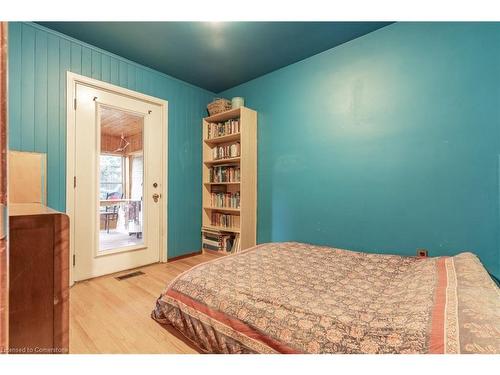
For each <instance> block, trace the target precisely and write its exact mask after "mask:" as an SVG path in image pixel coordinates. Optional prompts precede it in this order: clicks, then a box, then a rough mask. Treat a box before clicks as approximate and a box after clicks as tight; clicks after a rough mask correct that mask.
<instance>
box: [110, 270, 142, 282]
mask: <svg viewBox="0 0 500 375" xmlns="http://www.w3.org/2000/svg"><path fill="white" fill-rule="evenodd" d="M139 275H144V272H142V271H135V272H131V273H126V274H125V275H121V276H116V277H115V279H116V280H119V281H122V280H125V279H130V278H131V277H135V276H139Z"/></svg>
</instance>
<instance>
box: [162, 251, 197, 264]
mask: <svg viewBox="0 0 500 375" xmlns="http://www.w3.org/2000/svg"><path fill="white" fill-rule="evenodd" d="M201 254H202V252H201V250H200V251H195V252H194V253H189V254H184V255H179V256H176V257H172V258H167V262H172V261H174V260H180V259H184V258H189V257H194V256H196V255H201Z"/></svg>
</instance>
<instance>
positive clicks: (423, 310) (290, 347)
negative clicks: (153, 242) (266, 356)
mask: <svg viewBox="0 0 500 375" xmlns="http://www.w3.org/2000/svg"><path fill="white" fill-rule="evenodd" d="M152 317H153V319H155V320H156V321H157V322H159V323H160V324H162V325H171V326H173V327H174V328H175V329H177V330H178V331H180V332H181V333H182V335H184V336H185V337H186V338H187V339H188V340H190V341H192V342H193V343H195V344H196V346H197V347H199V348H200V349H201V350H202V351H204V352H208V353H500V290H499V288H498V287H497V286H496V285H495V284H494V283H493V281H492V280H491V278H490V277H489V275H488V273H487V272H486V270H485V269H484V267H483V266H482V264H481V263H480V261H479V259H478V258H477V257H476V256H475V255H474V254H472V253H468V252H467V253H461V254H459V255H456V256H453V257H437V258H418V257H404V256H396V255H381V254H370V253H361V252H355V251H349V250H342V249H335V248H330V247H321V246H314V245H308V244H302V243H290V242H288V243H270V244H262V245H259V246H256V247H254V248H251V249H248V250H246V251H243V252H241V253H238V254H234V255H229V256H225V257H220V258H218V259H216V260H213V261H210V262H207V263H203V264H200V265H198V266H196V267H194V268H192V269H190V270H189V271H187V272H185V273H183V274H181V275H179V276H178V277H177V278H176V279H174V280H173V281H172V282H171V283H170V285H168V287H167V288H166V290H165V291H164V292H163V293H162V294H161V296H160V297H159V298H158V300H157V302H156V306H155V308H154V310H153V312H152Z"/></svg>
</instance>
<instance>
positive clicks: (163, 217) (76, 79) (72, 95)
mask: <svg viewBox="0 0 500 375" xmlns="http://www.w3.org/2000/svg"><path fill="white" fill-rule="evenodd" d="M66 78H67V90H66V112H67V119H66V121H67V126H66V133H67V134H66V151H67V153H66V214H67V215H68V216H69V224H70V241H69V243H70V251H69V257H70V262H69V264H70V271H69V275H70V277H69V283H70V285H73V284H74V280H73V268H74V266H73V259H74V258H73V257H74V254H75V242H74V239H75V235H74V234H75V225H74V214H75V212H74V206H75V191H74V176H75V125H76V123H75V122H76V105H75V103H76V85H77V84H82V85H85V86H89V87H93V88H96V89H99V90H104V91H109V92H112V93H114V94H117V95H121V96H126V97H128V98H133V99H137V100H141V101H144V102H147V103H152V104H155V105H158V106H160V108H161V112H162V114H161V123H162V129H161V131H162V134H163V136H162V160H161V164H162V190H161V195H162V199H161V202H162V203H163V204H162V205H161V207H160V223H161V224H160V225H161V230H160V246H159V249H158V251H159V252H160V254H159V259H160V262H162V263H163V262H166V261H167V259H168V256H167V252H168V246H167V240H168V238H167V235H168V231H167V228H168V226H167V225H168V215H167V213H168V207H167V206H168V195H167V191H168V159H167V157H168V102H167V101H166V100H163V99H159V98H155V97H154V96H149V95H145V94H141V93H139V92H136V91H133V90H129V89H125V88H123V87H120V86H116V85H113V84H110V83H107V82H102V81H99V80H97V79H93V78H89V77H85V76H82V75H79V74H75V73H72V72H70V71H68V72H67V74H66Z"/></svg>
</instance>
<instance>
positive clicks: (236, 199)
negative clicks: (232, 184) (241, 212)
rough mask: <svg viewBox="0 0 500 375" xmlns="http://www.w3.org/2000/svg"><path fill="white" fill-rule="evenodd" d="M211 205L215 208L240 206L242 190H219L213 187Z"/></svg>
mask: <svg viewBox="0 0 500 375" xmlns="http://www.w3.org/2000/svg"><path fill="white" fill-rule="evenodd" d="M210 206H211V207H214V208H240V192H239V191H237V192H235V193H231V192H218V191H215V189H212V192H211V193H210Z"/></svg>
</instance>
